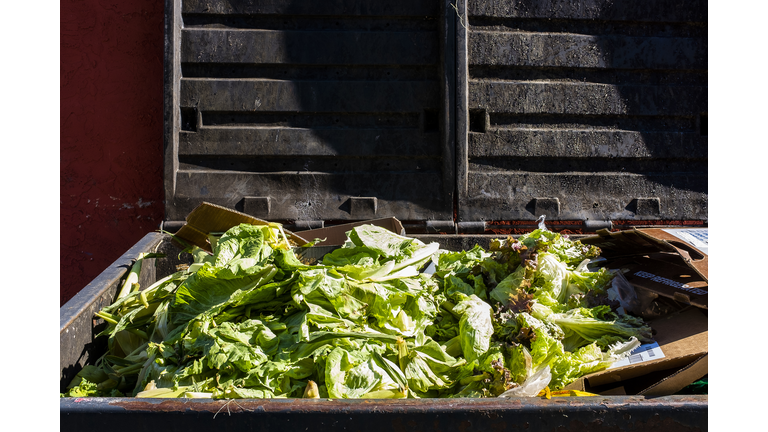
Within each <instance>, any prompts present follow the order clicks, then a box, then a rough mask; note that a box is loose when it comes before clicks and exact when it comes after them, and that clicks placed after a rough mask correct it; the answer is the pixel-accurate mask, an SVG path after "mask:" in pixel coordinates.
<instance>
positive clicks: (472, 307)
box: [453, 294, 493, 363]
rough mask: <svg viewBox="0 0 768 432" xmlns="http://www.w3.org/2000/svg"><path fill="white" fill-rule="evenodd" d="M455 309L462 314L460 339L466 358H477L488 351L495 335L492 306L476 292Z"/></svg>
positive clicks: (469, 359)
mask: <svg viewBox="0 0 768 432" xmlns="http://www.w3.org/2000/svg"><path fill="white" fill-rule="evenodd" d="M453 311H454V312H455V313H457V314H459V315H460V316H461V318H460V320H459V338H460V339H459V340H460V342H461V350H462V352H463V353H464V358H466V359H467V361H468V362H470V363H471V362H473V361H475V360H477V359H478V358H479V357H480V356H482V355H483V354H485V352H486V351H488V347H489V346H490V343H491V336H493V322H492V321H491V306H490V305H489V304H488V303H486V302H484V301H483V300H481V299H480V298H479V297H477V296H475V295H474V294H473V295H471V296H469V298H468V299H466V300H462V301H461V302H459V303H458V304H457V305H456V307H454V308H453Z"/></svg>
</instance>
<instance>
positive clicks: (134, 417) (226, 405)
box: [60, 396, 708, 432]
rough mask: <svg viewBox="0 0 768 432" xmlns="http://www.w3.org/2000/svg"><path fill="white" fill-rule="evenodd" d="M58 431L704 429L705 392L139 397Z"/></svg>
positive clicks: (69, 404)
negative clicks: (458, 396) (521, 396)
mask: <svg viewBox="0 0 768 432" xmlns="http://www.w3.org/2000/svg"><path fill="white" fill-rule="evenodd" d="M60 407H61V408H60V428H61V430H62V431H67V430H88V429H89V428H99V427H109V428H110V430H112V431H123V430H124V431H132V432H137V431H144V430H147V431H149V430H158V429H162V430H163V431H164V432H169V431H176V430H178V431H182V430H183V431H185V432H189V431H195V430H210V428H213V427H215V428H227V430H235V429H234V428H238V429H241V428H242V429H245V430H252V431H273V430H282V431H287V430H297V431H298V430H301V431H304V430H311V431H324V430H334V431H337V430H339V431H341V430H365V431H366V432H376V431H387V432H398V431H423V430H432V431H475V430H478V431H479V430H482V431H502V430H510V431H516V430H525V431H542V432H544V431H567V430H590V431H598V432H599V431H618V430H622V431H649V430H653V431H705V430H707V410H708V397H707V396H667V397H661V398H644V397H642V396H600V397H582V398H552V399H550V400H547V399H543V398H525V399H498V398H494V399H406V400H362V399H360V400H328V399H314V400H308V399H271V400H259V399H247V400H231V401H223V400H216V401H214V400H210V399H196V400H193V399H137V398H72V399H62V400H61V402H60Z"/></svg>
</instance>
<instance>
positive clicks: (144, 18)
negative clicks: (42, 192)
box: [60, 0, 164, 305]
mask: <svg viewBox="0 0 768 432" xmlns="http://www.w3.org/2000/svg"><path fill="white" fill-rule="evenodd" d="M163 4H164V2H162V1H156V0H131V1H125V0H122V1H121V0H62V2H61V11H60V17H61V18H60V19H61V35H60V36H61V39H60V40H61V71H60V85H61V101H60V113H61V114H60V116H61V129H60V134H61V136H60V137H61V165H60V168H61V171H60V176H61V177H60V178H61V183H60V187H61V191H60V194H61V195H60V196H61V204H60V206H61V220H60V223H61V263H60V266H61V291H60V303H61V305H63V304H64V303H66V301H67V300H69V299H70V298H71V297H72V296H74V295H75V294H76V293H77V292H78V291H79V290H80V289H82V288H83V287H84V286H85V285H86V284H88V282H90V281H91V280H93V279H94V278H95V277H96V276H98V275H99V273H101V272H102V271H103V270H104V269H105V268H106V267H107V266H109V265H110V264H111V263H112V262H114V260H115V259H117V258H118V257H119V256H120V255H121V254H122V253H123V252H125V251H126V250H127V249H128V248H129V247H130V246H132V245H133V244H134V243H136V242H137V241H138V240H139V239H141V238H142V237H143V236H144V235H145V234H147V233H148V232H151V231H154V230H157V229H158V228H159V225H160V222H161V220H162V219H163V212H164V210H163V208H164V206H163V183H162V182H163V156H162V148H163Z"/></svg>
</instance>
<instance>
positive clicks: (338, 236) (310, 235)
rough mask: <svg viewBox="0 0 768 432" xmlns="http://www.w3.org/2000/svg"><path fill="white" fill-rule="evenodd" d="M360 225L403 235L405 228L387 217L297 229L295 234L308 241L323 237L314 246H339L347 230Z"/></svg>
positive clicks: (345, 236)
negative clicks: (324, 226)
mask: <svg viewBox="0 0 768 432" xmlns="http://www.w3.org/2000/svg"><path fill="white" fill-rule="evenodd" d="M360 225H375V226H379V227H382V228H386V229H388V230H390V231H392V232H393V233H395V234H399V235H405V228H403V224H402V223H400V221H399V220H397V219H395V218H393V217H389V218H382V219H372V220H367V221H360V222H352V223H348V224H344V225H334V226H330V227H327V228H318V229H313V230H306V231H297V234H301V236H302V237H303V238H305V239H308V240H310V241H312V240H314V239H325V240H324V241H322V242H319V243H317V244H316V245H315V246H339V245H342V244H344V242H345V241H346V240H347V232H348V231H349V230H351V229H352V228H354V227H357V226H360Z"/></svg>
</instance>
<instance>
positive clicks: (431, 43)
mask: <svg viewBox="0 0 768 432" xmlns="http://www.w3.org/2000/svg"><path fill="white" fill-rule="evenodd" d="M438 58H439V53H438V40H437V38H436V37H435V34H434V33H433V32H426V31H414V32H380V31H379V32H359V31H273V30H226V29H192V30H190V29H187V30H183V31H182V33H181V61H182V62H186V63H253V64H286V65H305V64H306V65H346V66H350V67H351V66H354V65H430V64H434V63H436V62H437V61H438Z"/></svg>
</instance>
